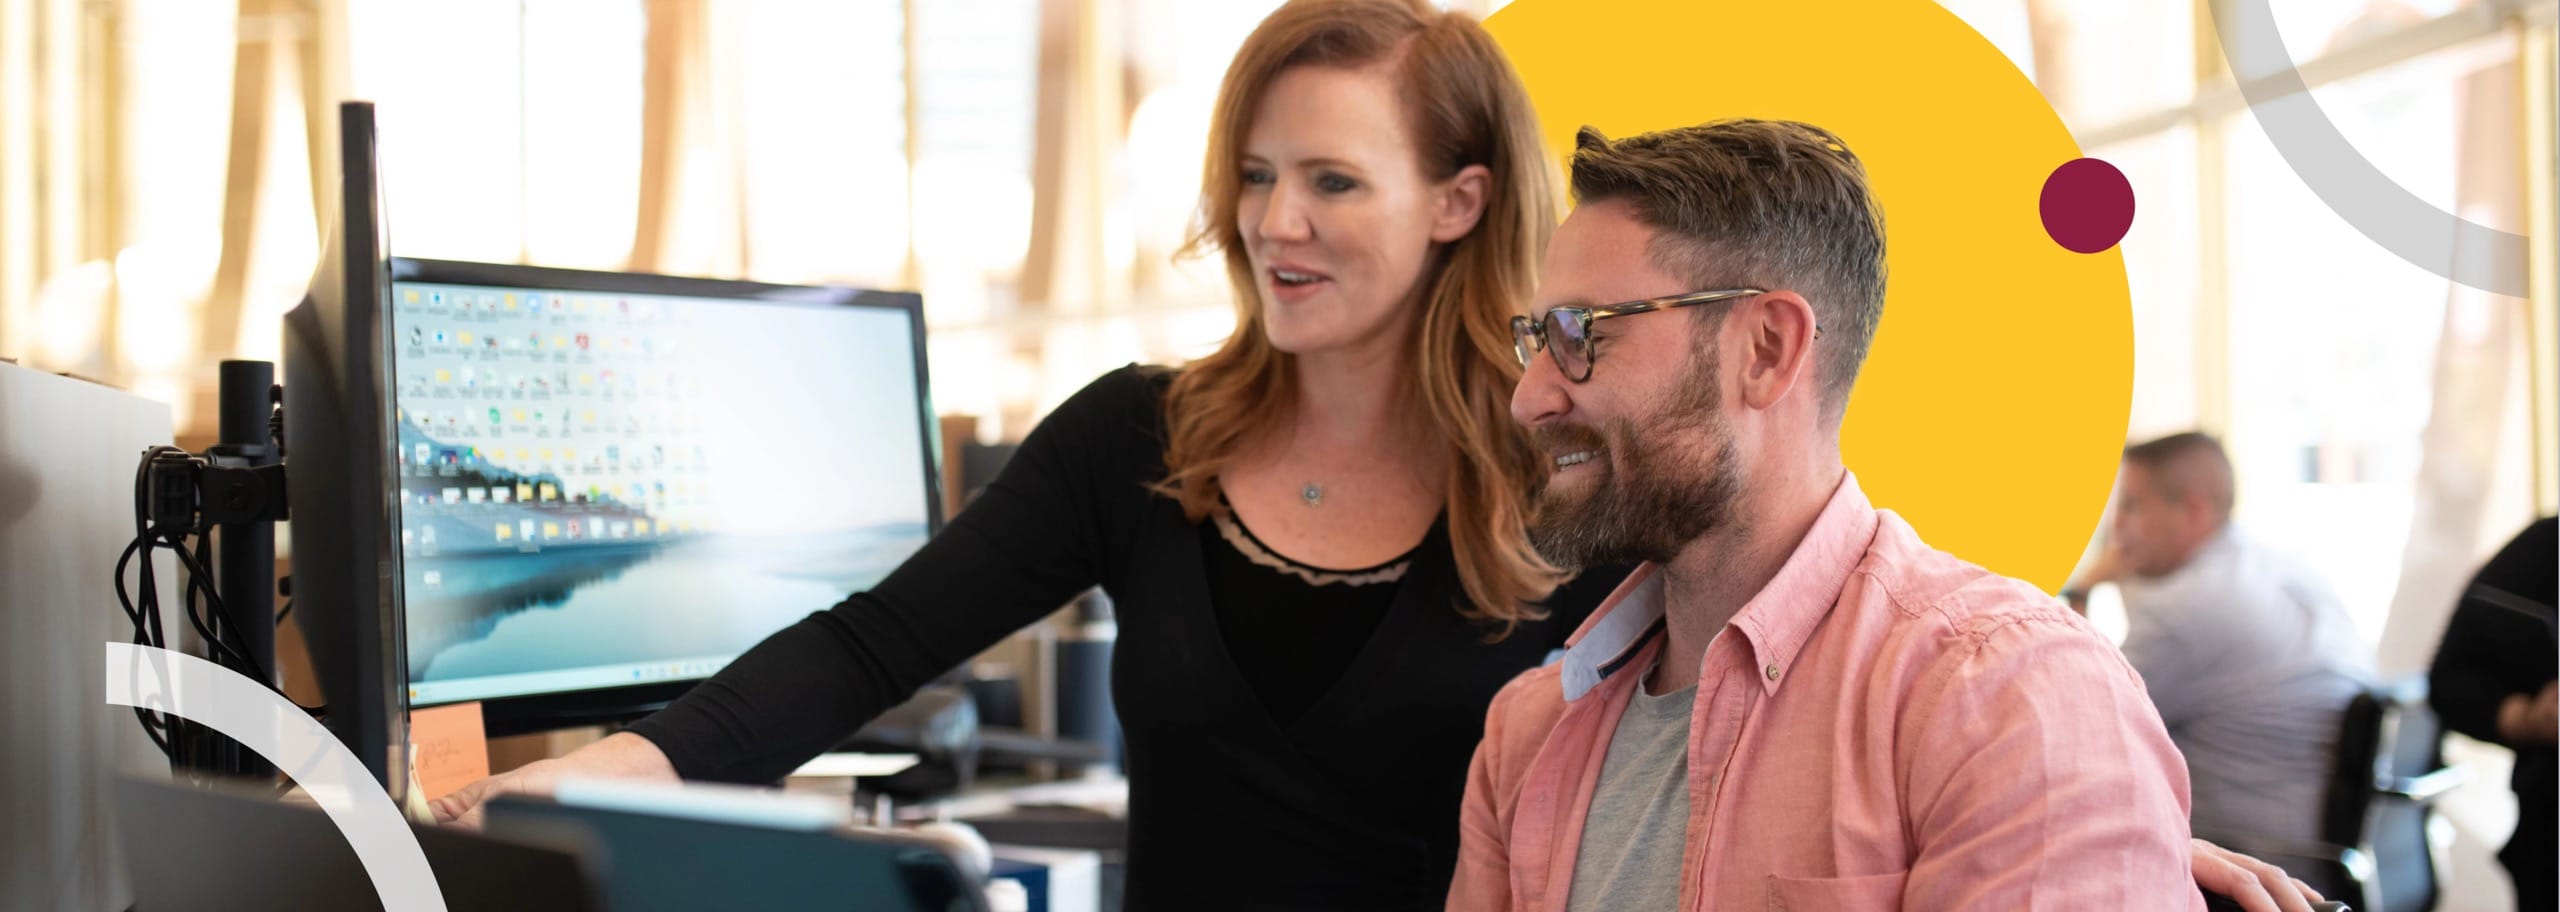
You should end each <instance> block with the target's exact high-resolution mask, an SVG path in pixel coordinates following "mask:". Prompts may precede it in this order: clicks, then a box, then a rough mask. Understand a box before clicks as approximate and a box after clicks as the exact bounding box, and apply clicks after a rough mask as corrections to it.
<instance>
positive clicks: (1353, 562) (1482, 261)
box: [437, 0, 2300, 912]
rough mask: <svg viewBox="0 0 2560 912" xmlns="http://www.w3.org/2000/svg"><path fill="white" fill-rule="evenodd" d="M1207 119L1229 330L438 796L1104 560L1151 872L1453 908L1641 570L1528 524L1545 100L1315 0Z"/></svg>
mask: <svg viewBox="0 0 2560 912" xmlns="http://www.w3.org/2000/svg"><path fill="white" fill-rule="evenodd" d="M1213 124H1214V126H1213V128H1212V129H1213V130H1214V132H1213V134H1212V136H1211V138H1210V143H1209V152H1208V157H1207V161H1206V163H1205V169H1204V176H1203V183H1202V188H1203V189H1202V195H1203V205H1204V208H1205V210H1206V213H1207V215H1208V216H1209V217H1208V218H1207V219H1206V221H1205V223H1204V228H1203V229H1202V230H1201V231H1200V233H1199V234H1198V235H1197V236H1195V237H1194V238H1193V239H1192V247H1193V248H1195V249H1200V250H1209V249H1214V250H1217V251H1218V252H1220V253H1221V254H1223V255H1224V257H1225V259H1226V264H1227V272H1228V276H1229V279H1230V281H1231V282H1232V284H1233V286H1234V288H1235V294H1236V305H1237V314H1238V320H1237V328H1236V331H1235V334H1234V335H1233V336H1231V337H1230V338H1229V339H1228V340H1227V342H1226V344H1225V345H1224V346H1223V347H1221V348H1220V349H1219V350H1218V351H1217V352H1216V353H1214V354H1212V355H1210V356H1208V357H1206V358H1203V359H1201V360H1200V361H1197V362H1194V363H1193V364H1191V365H1189V366H1187V367H1185V368H1184V369H1182V370H1181V371H1179V372H1168V371H1158V370H1146V369H1140V368H1135V367H1132V368H1125V369H1122V370H1119V371H1115V372H1113V373H1111V374H1107V375H1105V376H1103V377H1102V378H1101V379H1099V380H1097V381H1095V382H1094V383H1093V384H1092V385H1090V386H1088V387H1087V388H1085V389H1084V390H1083V391H1082V392H1080V393H1078V394H1077V395H1076V396H1075V397H1073V398H1071V399H1070V400H1068V401H1067V402H1066V403H1065V404H1063V405H1061V406H1060V407H1059V408H1058V409H1057V411H1056V412H1054V413H1052V414H1051V415H1050V416H1049V417H1048V418H1047V419H1046V420H1045V421H1043V422H1042V423H1041V425H1040V426H1039V428H1038V429H1036V430H1035V431H1033V432H1032V434H1031V435H1030V436H1029V438H1028V439H1026V440H1025V441H1024V442H1023V444H1022V446H1021V448H1020V449H1019V450H1018V451H1017V453H1016V454H1015V456H1014V457H1013V459H1012V460H1011V462H1010V463H1009V464H1008V465H1007V466H1006V468H1005V471H1004V473H1003V474H1002V475H1001V476H1000V477H999V478H998V479H997V480H996V482H995V483H994V484H993V485H991V486H989V487H988V489H987V490H986V491H985V492H984V493H982V494H981V495H979V497H978V498H977V499H976V500H975V501H973V502H972V503H971V505H970V506H969V508H968V509H967V510H965V511H963V512H962V513H961V514H960V515H959V516H957V517H955V518H953V520H952V522H951V524H950V526H949V527H948V528H946V529H945V530H943V532H942V533H941V534H940V535H937V536H935V537H934V538H933V540H932V541H931V542H929V543H927V544H926V545H925V546H924V548H923V549H921V550H920V551H918V552H917V553H916V555H915V556H913V557H912V558H910V559H909V560H908V561H907V562H906V563H905V564H904V565H902V566H901V567H899V569H898V570H897V571H895V572H893V573H891V574H890V575H889V577H888V578H887V579H885V580H883V581H881V583H880V585H879V586H878V587H876V588H874V589H873V590H871V591H869V592H865V593H860V594H856V595H854V596H853V597H851V598H849V599H847V600H845V602H844V603H842V604H840V605H838V606H836V607H835V608H834V609H831V610H829V611H827V612H823V613H820V614H817V615H813V616H811V617H810V618H808V619H807V620H804V621H802V622H801V623H799V624H797V625H795V626H793V627H791V628H788V629H786V630H783V631H782V632H780V633H777V634H775V635H774V636H773V637H771V638H769V639H767V640H766V641H765V642H763V643H762V644H760V645H758V646H757V647H755V648H754V649H753V650H751V651H749V652H748V653H747V654H745V655H743V656H741V657H739V658H738V660H737V661H735V662H733V663H731V665H730V666H729V668H728V669H727V670H725V671H723V672H721V674H720V675H718V676H717V677H714V678H713V679H711V680H710V681H707V682H705V683H704V684H703V685H701V686H699V687H697V688H695V689H694V690H693V691H692V692H691V693H690V694H688V695H687V696H686V697H685V698H684V699H682V700H680V701H678V702H677V703H676V704H675V705H674V706H672V707H669V708H668V709H667V710H666V711H664V712H662V713H659V714H658V715H656V716H652V717H650V718H648V719H644V720H642V721H641V722H639V723H636V724H634V725H633V726H632V727H631V729H630V730H629V731H626V732H622V733H618V734H615V735H613V736H611V737H608V738H605V739H604V740H602V741H599V742H597V743H595V744H593V745H589V746H587V747H585V748H582V749H580V750H578V751H576V752H574V753H572V754H570V755H568V756H566V757H563V758H561V759H558V760H550V761H543V762H539V763H535V764H532V765H529V766H526V767H524V768H523V769H520V770H517V771H515V772H512V773H508V774H506V775H503V776H498V777H494V778H492V779H489V780H483V781H482V782H480V783H475V784H474V785H472V786H470V787H468V788H466V789H464V790H463V791H461V792H458V793H456V794H455V795H453V796H450V797H448V798H447V799H445V800H443V801H440V802H438V807H437V812H438V814H439V816H441V817H444V818H446V819H454V818H457V817H466V815H476V807H477V804H478V802H479V801H480V800H481V799H482V798H484V797H485V796H487V795H488V794H491V793H493V792H496V791H504V790H523V791H536V792H539V791H546V790H547V789H548V786H549V783H551V782H552V781H554V780H556V779H557V778H559V777H560V776H562V775H564V774H573V775H606V776H629V777H641V778H656V779H663V780H673V779H676V778H677V777H679V776H681V777H683V778H688V779H710V780H730V781H741V782H770V781H773V780H776V779H779V778H781V777H782V776H783V775H785V774H787V773H788V772H790V771H791V770H792V769H794V768H796V767H797V766H798V765H799V764H801V763H802V762H804V761H806V760H807V759H808V758H810V757H811V756H813V755H815V754H817V753H819V752H821V751H823V750H826V749H828V748H831V747H833V746H835V745H836V744H837V743H838V742H839V741H840V740H841V739H842V738H844V737H845V736H846V735H847V734H849V733H850V732H852V731H853V730H854V729H855V728H856V727H858V726H859V725H860V724H861V723H863V722H864V721H866V720H868V719H870V718H872V717H873V716H875V715H877V714H878V713H880V712H881V711H882V710H885V709H887V708H889V707H890V706H893V705H895V704H896V703H898V702H899V701H901V700H903V699H905V698H906V697H907V696H908V695H909V694H911V693H912V692H913V691H914V690H915V689H916V688H917V687H918V686H920V685H922V684H923V683H925V682H926V681H927V680H929V679H930V678H932V677H933V676H935V675H937V674H939V673H941V672H943V671H945V670H947V669H950V668H952V667H955V666H958V665H959V664H961V663H963V662H965V661H968V660H969V659H970V658H971V657H973V656H975V655H976V654H978V653H979V652H980V651H982V650H984V649H986V648H987V647H988V646H990V645H992V644H994V643H995V642H996V641H997V640H999V639H1001V638H1002V637H1003V636H1004V635H1006V634H1007V633H1009V632H1011V631H1013V630H1016V629H1018V628H1020V627H1022V626H1024V625H1027V624H1029V623H1031V622H1033V621H1035V620H1038V619H1039V618H1041V617H1042V616H1045V615H1047V614H1048V613H1050V612H1051V611H1053V610H1055V609H1056V608H1057V607H1058V606H1060V605H1061V604H1063V603H1065V602H1066V601H1067V600H1068V599H1069V598H1070V597H1072V596H1074V595H1075V594H1076V593H1078V592H1081V591H1083V590H1084V589H1086V588H1089V587H1091V586H1094V585H1100V586H1102V587H1103V588H1104V589H1105V590H1106V591H1107V592H1109V593H1110V595H1111V596H1112V599H1113V602H1114V605H1115V608H1116V614H1117V619H1118V622H1119V629H1120V638H1119V641H1118V645H1117V649H1116V650H1115V652H1116V656H1117V658H1116V660H1115V663H1114V668H1113V692H1114V694H1115V697H1116V698H1117V705H1118V709H1119V713H1120V721H1121V725H1122V728H1123V731H1124V734H1125V738H1126V745H1127V753H1126V758H1127V765H1128V774H1129V848H1128V875H1127V881H1126V900H1127V908H1129V909H1132V910H1141V912H1143V910H1150V909H1193V908H1218V909H1241V908H1275V909H1300V908H1329V909H1369V908H1375V909H1408V910H1410V909H1434V908H1439V907H1440V906H1441V904H1442V902H1443V897H1444V895H1445V893H1446V891H1447V889H1448V886H1449V877H1450V872H1451V870H1452V868H1453V867H1454V864H1455V857H1456V851H1457V821H1458V803H1459V799H1460V797H1461V796H1462V794H1463V792H1464V790H1465V777H1466V770H1467V763H1468V759H1469V757H1470V756H1471V754H1472V753H1473V751H1474V749H1475V745H1476V742H1477V740H1478V739H1479V738H1480V737H1481V735H1482V726H1483V719H1484V712H1485V707H1486V705H1487V704H1488V703H1489V702H1490V700H1491V698H1492V695H1493V693H1494V691H1495V690H1496V689H1498V688H1500V687H1501V686H1502V684H1503V683H1504V682H1506V681H1508V680H1510V679H1511V678H1512V677H1513V676H1514V675H1515V674H1517V673H1518V672H1520V671H1522V670H1525V669H1527V668H1529V667H1531V666H1533V665H1535V664H1537V663H1538V662H1540V661H1542V660H1543V659H1544V657H1545V656H1546V654H1547V653H1548V652H1549V651H1550V650H1552V649H1554V648H1555V647H1557V646H1559V645H1561V644H1562V642H1563V640H1564V638H1565V637H1566V636H1567V635H1568V634H1570V633H1571V632H1572V631H1573V629H1574V627H1575V626H1576V625H1578V624H1579V623H1580V621H1581V619H1582V618H1583V617H1585V616H1587V615H1588V614H1589V613H1590V609H1591V608H1592V607H1593V606H1594V605H1595V604H1596V603H1597V602H1598V599H1599V597H1600V596H1601V595H1603V594H1605V593H1607V592H1608V590H1609V589H1610V588H1612V587H1613V586H1614V585H1615V583H1616V582H1617V580H1618V578H1619V577H1621V576H1623V571H1612V572H1593V573H1585V574H1583V575H1582V577H1581V578H1579V579H1577V580H1575V581H1574V582H1573V583H1572V584H1571V585H1570V586H1568V587H1566V588H1565V589H1564V590H1562V591H1554V590H1555V589H1556V586H1557V583H1558V581H1559V580H1560V579H1561V578H1562V576H1563V575H1562V574H1560V573H1559V572H1558V571H1557V570H1556V569H1555V568H1553V567H1551V566H1549V565H1548V564H1547V563H1546V562H1545V561H1544V560H1542V559H1540V558H1539V557H1538V555H1537V553H1536V552H1535V551H1534V550H1532V549H1531V548H1530V546H1529V544H1528V538H1527V534H1526V530H1525V524H1526V519H1527V517H1526V516H1525V512H1526V509H1527V504H1528V503H1529V502H1530V497H1531V494H1532V492H1533V491H1534V489H1535V487H1536V485H1537V484H1538V483H1539V480H1540V479H1541V478H1543V475H1544V467H1543V465H1542V462H1541V460H1540V459H1539V458H1538V457H1537V456H1536V454H1534V453H1533V452H1532V451H1531V449H1530V448H1529V446H1528V443H1527V440H1526V438H1525V437H1524V436H1523V435H1522V434H1521V433H1520V432H1519V430H1518V428H1517V426H1516V425H1514V424H1513V423H1512V421H1511V419H1510V416H1509V413H1508V409H1507V403H1508V401H1509V397H1510V393H1511V388H1512V386H1513V385H1514V384H1515V382H1516V381H1517V380H1518V377H1519V367H1518V361H1517V360H1516V357H1515V355H1514V354H1513V351H1512V347H1511V339H1510V334H1509V330H1508V322H1507V321H1508V318H1509V316H1510V315H1511V314H1513V313H1515V312H1518V311H1519V310H1520V309H1521V308H1522V306H1523V305H1524V304H1525V302H1526V301H1527V300H1528V299H1529V296H1530V293H1531V291H1532V286H1533V285H1534V282H1535V278H1534V276H1535V267H1536V264H1537V262H1538V259H1539V257H1540V255H1541V253H1542V252H1543V250H1544V248H1545V245H1546V240H1547V236H1548V234H1549V233H1550V231H1551V230H1552V228H1553V226H1554V221H1555V218H1556V215H1557V208H1556V206H1555V202H1554V197H1553V191H1552V190H1551V188H1550V186H1549V182H1548V177H1547V170H1546V161H1545V159H1544V153H1543V151H1542V148H1541V146H1540V144H1539V140H1538V135H1537V125H1536V120H1535V118H1534V116H1533V114H1532V112H1531V111H1530V108H1529V105H1528V100H1527V97H1526V94H1525V92H1524V91H1523V90H1522V88H1521V86H1520V83H1519V79H1518V76H1517V75H1516V74H1514V73H1513V72H1512V71H1511V68H1510V66H1509V64H1508V63H1507V62H1506V61H1505V60H1504V59H1503V57H1502V55H1501V52H1500V51H1499V50H1498V49H1497V48H1496V47H1495V45H1494V43H1493V41H1492V39H1491V37H1490V36H1488V35H1487V34H1486V33H1485V32H1484V30H1483V29H1482V28H1481V27H1479V26H1478V25H1476V24H1475V23H1474V22H1473V21H1472V20H1470V19H1468V18H1466V17H1465V16H1463V15H1460V14H1454V13H1442V12H1438V11H1435V10H1433V9H1432V8H1431V7H1430V6H1429V5H1428V4H1427V3H1425V2H1424V0H1293V2H1290V3H1288V4H1286V5H1284V6H1282V7H1281V8H1280V9H1279V10H1278V11H1276V12H1274V13H1273V14H1272V15H1271V16H1270V18H1268V19H1266V20H1264V22H1263V23H1262V25H1261V26H1260V27H1259V28H1257V29H1256V30H1255V31H1254V33H1253V35H1252V36H1251V37H1249V38H1247V39H1246V41H1245V44H1244V47H1243V48H1242V50H1240V51H1239V52H1238V54H1237V57H1236V60H1235V62H1234V64H1233V65H1232V66H1231V67H1230V69H1229V70H1228V72H1227V77H1226V81H1225V83H1224V85H1223V87H1222V88H1221V90H1220V93H1219V97H1218V101H1217V106H1216V110H1215V113H1214V120H1213ZM1542 600H1543V601H1544V602H1545V604H1546V606H1547V607H1545V608H1541V607H1539V605H1540V603H1541V601H1542ZM2241 861H2245V859H2242V860H2241ZM2208 862H2211V863H2212V864H2213V865H2214V867H2211V868H2208V867H2207V863H2208ZM2253 870H2271V869H2270V868H2265V867H2264V866H2261V867H2260V868H2258V869H2253ZM2198 871H2199V874H2200V875H2203V874H2205V873H2206V872H2208V871H2211V872H2213V873H2215V874H2217V875H2219V880H2218V881H2217V883H2218V884H2222V885H2224V886H2220V887H2219V888H2220V889H2223V890H2224V891H2226V892H2230V891H2231V890H2233V889H2235V887H2236V885H2237V884H2239V883H2241V882H2243V881H2245V880H2246V879H2247V871H2245V870H2243V868H2242V867H2241V866H2240V865H2239V864H2236V863H2234V861H2233V860H2230V859H2227V858H2223V859H2216V858H2211V857H2209V856H2207V855H2206V854H2205V853H2204V851H2203V850H2202V849H2199V860H2198ZM2270 883H2280V881H2270ZM2263 896H2264V894H2263V893H2261V894H2258V897H2263ZM2253 908H2255V906H2254V905H2253ZM2264 908H2266V909H2268V910H2270V912H2272V910H2273V909H2274V908H2275V907H2274V906H2273V905H2272V904H2270V905H2267V906H2265V907H2264ZM2287 908H2300V907H2299V906H2298V905H2288V907H2287Z"/></svg>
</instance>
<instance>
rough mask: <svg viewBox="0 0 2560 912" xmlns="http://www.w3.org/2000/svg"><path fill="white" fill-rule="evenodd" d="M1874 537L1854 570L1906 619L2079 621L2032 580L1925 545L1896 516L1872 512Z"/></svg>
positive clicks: (1973, 625) (1975, 626)
mask: <svg viewBox="0 0 2560 912" xmlns="http://www.w3.org/2000/svg"><path fill="white" fill-rule="evenodd" d="M1878 513H1879V514H1880V516H1879V520H1878V522H1877V527H1876V537H1875V542H1874V544H1873V545H1871V546H1870V547H1869V548H1868V550H1867V556H1866V558H1865V559H1864V560H1862V561H1860V562H1859V564H1858V569H1857V575H1858V576H1860V577H1863V578H1865V579H1866V580H1869V581H1871V582H1872V584H1873V585H1875V586H1876V587H1877V588H1878V589H1879V590H1881V593H1882V594H1883V596H1884V597H1885V598H1886V599H1887V600H1888V601H1890V603H1891V604H1892V607H1893V608H1894V609H1895V610H1896V612H1897V614H1898V615H1900V616H1901V617H1902V618H1903V619H1905V620H1907V621H1910V622H1917V623H1923V624H1932V625H1936V624H1943V625H1946V626H1947V627H1948V628H1950V629H1953V630H1957V631H1976V632H1979V631H1983V630H1987V629H1990V628H1995V627H2001V626H2008V625H2012V624H2016V623H2019V622H2058V623H2062V624H2064V625H2066V626H2079V625H2077V624H2075V623H2073V622H2075V621H2077V620H2078V618H2079V615H2077V614H2076V613H2074V612H2073V611H2072V610H2071V608H2070V606H2068V605H2065V604H2063V602H2062V600H2061V599H2060V598H2059V597H2058V596H2055V595H2053V594H2051V593H2047V592H2045V591H2044V590H2042V589H2039V588H2037V587H2036V586H2035V585H2034V584H2032V583H2029V582H2027V581H2025V580H2021V579H2017V578H2014V577H2008V576H2002V575H2000V574H1998V573H1994V572H1992V571H1991V570H1989V569H1986V568H1984V567H1982V566H1981V565H1979V564H1975V563H1973V562H1971V561H1968V560H1965V559H1963V558H1961V557H1957V556H1955V555H1953V554H1949V553H1947V552H1945V551H1941V550H1938V549H1937V548H1934V547H1931V546H1930V545H1929V544H1928V543H1927V542H1925V541H1922V540H1921V539H1920V535H1919V533H1918V532H1917V531H1914V530H1913V529H1912V528H1911V524H1910V523H1908V522H1905V521H1904V520H1903V519H1902V517H1900V516H1897V515H1895V514H1894V513H1893V512H1891V511H1889V510H1888V511H1878Z"/></svg>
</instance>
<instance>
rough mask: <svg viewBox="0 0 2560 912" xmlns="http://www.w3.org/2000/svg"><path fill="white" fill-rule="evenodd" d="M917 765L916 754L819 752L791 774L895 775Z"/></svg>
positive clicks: (819, 776) (821, 775) (824, 776)
mask: <svg viewBox="0 0 2560 912" xmlns="http://www.w3.org/2000/svg"><path fill="white" fill-rule="evenodd" d="M914 765H916V755H914V754H819V755H818V758H817V759H815V760H811V761H809V762H808V763H807V764H804V765H802V766H801V767H800V768H799V769H796V770H793V771H792V772H791V775H794V776H806V777H811V778H838V777H844V776H894V775H897V774H899V773H903V772H906V771H907V768H908V767H911V766H914Z"/></svg>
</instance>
